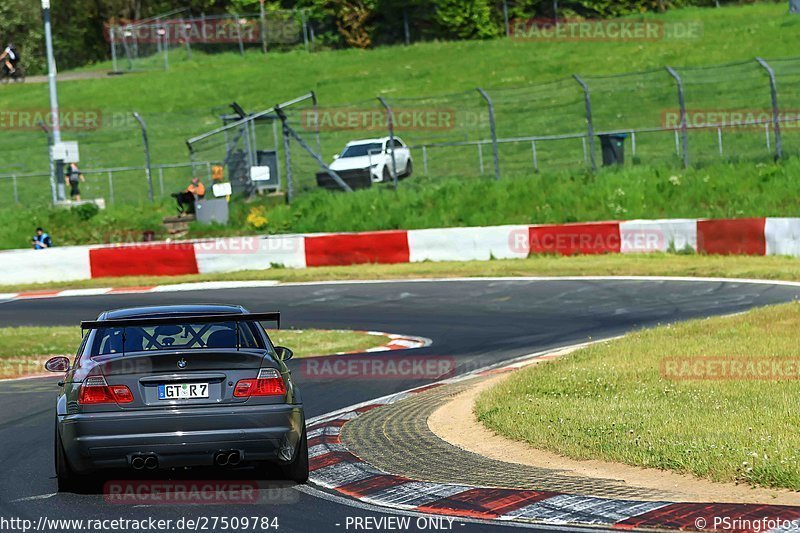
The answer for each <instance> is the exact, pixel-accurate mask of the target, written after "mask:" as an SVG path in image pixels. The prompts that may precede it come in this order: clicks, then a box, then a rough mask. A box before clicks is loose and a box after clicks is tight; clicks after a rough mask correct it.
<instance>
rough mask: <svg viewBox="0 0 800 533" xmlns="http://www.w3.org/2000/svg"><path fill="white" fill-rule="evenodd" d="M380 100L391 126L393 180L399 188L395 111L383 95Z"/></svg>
mask: <svg viewBox="0 0 800 533" xmlns="http://www.w3.org/2000/svg"><path fill="white" fill-rule="evenodd" d="M378 101H379V102H380V103H381V105H382V106H383V107H384V108H385V109H386V125H387V126H388V128H389V148H390V149H391V150H392V182H393V183H394V188H395V189H397V159H396V158H395V156H394V113H392V108H391V107H389V104H388V103H386V100H385V99H384V98H383V97H382V96H379V97H378Z"/></svg>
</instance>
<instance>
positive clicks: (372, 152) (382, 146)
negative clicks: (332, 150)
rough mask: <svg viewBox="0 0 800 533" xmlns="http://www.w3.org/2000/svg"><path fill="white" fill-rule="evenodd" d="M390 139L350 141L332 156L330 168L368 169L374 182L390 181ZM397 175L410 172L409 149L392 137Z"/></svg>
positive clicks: (401, 176)
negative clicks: (340, 151) (339, 152)
mask: <svg viewBox="0 0 800 533" xmlns="http://www.w3.org/2000/svg"><path fill="white" fill-rule="evenodd" d="M391 142H392V140H391V139H389V137H381V138H379V139H362V140H358V141H350V142H349V143H347V145H346V146H345V147H344V150H342V153H341V154H337V155H335V156H333V163H331V165H330V167H331V170H335V171H339V170H362V169H369V170H370V175H371V177H372V181H373V182H375V183H379V182H389V181H392V148H391V147H390V144H391ZM394 158H395V164H396V165H397V177H398V178H407V177H408V176H410V175H411V172H412V168H413V167H412V162H411V150H409V149H408V146H406V143H404V142H403V141H402V139H400V138H399V137H395V138H394Z"/></svg>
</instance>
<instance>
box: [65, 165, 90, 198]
mask: <svg viewBox="0 0 800 533" xmlns="http://www.w3.org/2000/svg"><path fill="white" fill-rule="evenodd" d="M82 181H86V178H84V177H83V174H81V171H80V170H79V169H78V165H76V164H75V163H70V164H69V167H67V175H66V176H64V182H65V183H66V184H67V185H69V195H70V197H71V198H72V200H73V201H76V202H80V201H81V189H80V183H81V182H82Z"/></svg>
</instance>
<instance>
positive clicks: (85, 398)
mask: <svg viewBox="0 0 800 533" xmlns="http://www.w3.org/2000/svg"><path fill="white" fill-rule="evenodd" d="M132 401H133V394H131V390H130V389H129V388H128V387H126V386H125V385H109V384H108V383H106V378H104V377H103V376H97V377H90V378H86V379H85V380H84V381H83V385H81V393H80V395H79V396H78V403H79V404H81V405H91V404H98V403H131V402H132Z"/></svg>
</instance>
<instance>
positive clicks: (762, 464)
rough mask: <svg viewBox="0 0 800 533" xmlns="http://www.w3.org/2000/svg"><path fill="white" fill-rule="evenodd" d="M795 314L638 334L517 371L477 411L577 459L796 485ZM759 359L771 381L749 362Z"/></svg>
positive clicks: (778, 310)
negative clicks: (711, 363) (711, 377)
mask: <svg viewBox="0 0 800 533" xmlns="http://www.w3.org/2000/svg"><path fill="white" fill-rule="evenodd" d="M798 321H800V303H791V304H785V305H778V306H773V307H768V308H763V309H757V310H754V311H750V312H748V313H745V314H742V315H737V316H730V317H721V318H712V319H706V320H695V321H691V322H686V323H681V324H677V325H670V326H664V327H659V328H655V329H652V330H644V331H640V332H636V333H633V334H631V335H628V336H627V337H625V338H623V339H620V340H616V341H611V342H607V343H601V344H597V345H594V346H590V347H588V348H585V349H581V350H579V351H577V352H574V353H572V354H570V355H568V356H566V357H564V358H563V359H558V360H554V361H553V362H550V363H547V364H544V365H538V366H536V367H532V368H529V369H527V370H524V371H521V372H519V373H517V374H515V375H513V376H511V377H509V379H507V380H505V381H503V382H502V383H501V384H499V385H497V386H495V387H494V388H492V389H489V390H488V391H485V392H484V393H483V394H482V395H481V396H480V397H479V399H478V402H477V403H476V406H475V412H476V414H477V416H478V419H479V420H480V421H482V422H483V423H484V424H485V425H486V426H487V427H489V428H490V429H492V430H494V431H497V432H498V433H500V434H502V435H505V436H507V437H509V438H512V439H515V440H520V441H524V442H527V443H529V444H530V445H532V446H533V447H535V448H541V449H546V450H550V451H553V452H556V453H559V454H561V455H565V456H567V457H571V458H575V459H601V460H605V461H613V462H619V463H625V464H630V465H635V466H642V467H650V468H660V469H664V470H672V471H676V472H681V473H691V474H694V475H696V476H699V477H702V478H707V479H710V480H713V481H720V482H740V483H748V484H751V485H760V486H764V487H774V488H779V487H782V488H788V489H793V490H800V454H798V451H797V450H798V448H800V436H799V435H798V432H797V427H798V424H800V410H798V408H797V400H796V399H797V390H798V385H797V377H798V376H800V373H798V372H797V368H798V365H797V359H796V358H797V345H798V342H800V330H798V328H797V324H798ZM698 358H707V359H698ZM708 358H715V359H714V360H715V361H718V362H720V361H721V363H719V364H720V365H726V364H730V365H731V366H730V368H731V369H734V370H732V371H731V372H728V373H726V371H724V370H722V368H723V366H718V367H713V366H709V365H708V364H706V363H707V362H708V361H711V359H708ZM673 361H678V363H679V364H678V365H677V366H670V365H671V364H672V362H673ZM698 361H700V362H702V364H701V363H698ZM763 361H768V362H769V365H768V367H767V374H766V376H767V377H766V378H765V374H763V373H761V368H762V367H759V366H752V365H758V364H760V362H763ZM735 365H739V366H735ZM748 365H751V366H748ZM675 368H677V369H678V370H677V371H676V370H675ZM714 368H716V370H713V369H714ZM736 368H738V369H740V371H738V372H737V371H736V370H735V369H736ZM751 371H752V372H751ZM712 375H714V376H716V378H714V379H710V378H709V376H712ZM756 375H757V376H758V378H757V379H754V377H755V376H756ZM720 376H723V377H720ZM725 376H727V377H725Z"/></svg>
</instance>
